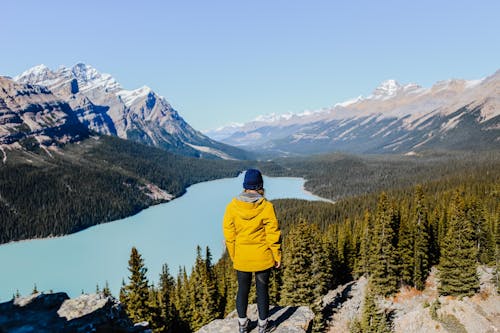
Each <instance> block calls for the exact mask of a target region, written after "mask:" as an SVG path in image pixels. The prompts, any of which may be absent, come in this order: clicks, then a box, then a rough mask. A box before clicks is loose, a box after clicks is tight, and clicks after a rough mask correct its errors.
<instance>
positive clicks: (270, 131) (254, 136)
mask: <svg viewBox="0 0 500 333" xmlns="http://www.w3.org/2000/svg"><path fill="white" fill-rule="evenodd" d="M499 101H500V71H497V72H496V73H495V74H493V75H491V76H489V77H486V78H484V79H481V80H475V81H465V80H447V81H440V82H437V83H436V84H435V85H433V86H432V87H431V88H422V87H420V86H418V85H416V84H407V85H401V84H399V83H398V82H396V81H395V80H388V81H385V82H383V83H382V84H381V85H380V86H379V87H377V88H376V89H375V90H374V92H373V93H372V94H371V95H370V96H368V97H362V96H360V97H358V98H356V99H353V100H350V101H346V102H344V103H339V104H337V105H335V106H334V107H331V108H328V109H322V110H318V111H313V112H311V111H308V112H304V113H299V114H293V113H288V114H283V115H275V114H272V115H269V116H261V117H258V118H257V119H256V120H255V121H252V122H249V123H246V124H232V125H229V126H225V127H222V128H218V129H216V130H211V131H207V132H206V133H205V134H207V135H208V136H210V137H211V138H213V139H215V140H219V141H222V142H224V143H227V144H229V145H234V146H238V147H241V148H244V149H248V150H258V151H261V152H268V153H269V152H270V153H273V154H274V155H276V154H279V155H290V154H308V153H324V152H331V151H345V152H353V153H412V152H416V151H420V150H426V149H453V150H487V149H498V148H500V107H499V105H500V104H499Z"/></svg>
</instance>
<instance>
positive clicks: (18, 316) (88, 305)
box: [0, 293, 148, 333]
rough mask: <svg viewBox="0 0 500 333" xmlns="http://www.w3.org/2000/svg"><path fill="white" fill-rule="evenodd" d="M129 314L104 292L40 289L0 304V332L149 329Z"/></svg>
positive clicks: (41, 332)
mask: <svg viewBox="0 0 500 333" xmlns="http://www.w3.org/2000/svg"><path fill="white" fill-rule="evenodd" d="M147 331H148V329H147V327H144V326H141V325H136V326H134V324H133V323H132V321H131V320H130V319H129V318H128V317H127V315H126V313H125V311H124V310H123V309H122V307H121V305H120V303H119V302H118V301H117V300H116V299H114V298H112V297H106V296H104V295H102V294H90V295H81V296H80V297H77V298H74V299H70V298H69V297H68V295H67V294H66V293H52V294H44V293H37V294H33V295H30V296H26V297H17V298H15V299H13V300H12V301H9V302H5V303H1V304H0V332H1V333H9V332H23V333H30V332H33V333H34V332H37V333H49V332H50V333H54V332H61V333H73V332H123V333H126V332H147Z"/></svg>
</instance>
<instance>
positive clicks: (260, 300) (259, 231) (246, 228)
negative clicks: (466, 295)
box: [223, 169, 281, 333]
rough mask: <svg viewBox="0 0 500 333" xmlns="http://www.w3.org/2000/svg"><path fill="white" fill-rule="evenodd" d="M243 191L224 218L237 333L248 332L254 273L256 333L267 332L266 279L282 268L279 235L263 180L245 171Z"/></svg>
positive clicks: (267, 292) (259, 174)
mask: <svg viewBox="0 0 500 333" xmlns="http://www.w3.org/2000/svg"><path fill="white" fill-rule="evenodd" d="M243 189H244V190H243V192H242V193H241V194H240V195H239V196H238V197H236V198H233V199H232V201H231V202H230V203H229V204H228V205H227V207H226V211H225V213H224V219H223V230H224V238H225V241H226V248H227V251H228V253H229V256H230V257H231V260H232V262H233V267H234V269H235V270H236V274H237V277H238V292H237V296H236V310H237V312H238V324H239V332H240V333H246V332H248V324H249V320H248V318H247V307H248V293H249V291H250V285H251V283H252V274H255V282H256V291H257V309H258V312H259V319H258V331H259V333H264V332H266V329H267V326H268V315H269V277H270V274H271V269H272V268H279V267H280V265H281V232H280V228H279V225H278V220H277V219H276V214H275V213H274V207H273V204H272V203H271V202H269V201H267V200H266V198H265V197H264V181H263V179H262V174H261V173H260V171H259V170H257V169H248V170H247V171H246V173H245V178H244V181H243Z"/></svg>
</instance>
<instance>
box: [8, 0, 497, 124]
mask: <svg viewBox="0 0 500 333" xmlns="http://www.w3.org/2000/svg"><path fill="white" fill-rule="evenodd" d="M1 7H2V10H1V15H0V50H1V51H0V74H3V75H11V76H14V75H16V74H18V73H20V72H22V71H23V70H25V69H27V68H29V67H32V66H34V65H37V64H41V63H43V64H45V65H47V66H49V67H51V68H53V69H56V68H58V67H59V66H60V65H65V66H71V65H73V64H75V63H77V62H85V63H87V64H90V65H92V66H94V67H96V68H97V69H98V70H100V71H101V72H106V73H110V74H112V75H113V76H114V77H115V78H116V79H117V80H118V82H120V83H121V84H122V86H123V87H124V88H126V89H135V88H138V87H140V86H142V85H148V86H150V87H151V88H153V90H155V91H157V92H158V93H159V94H161V95H163V96H165V97H166V98H167V99H168V100H169V101H170V103H171V104H172V105H173V106H174V107H175V108H176V109H177V110H178V111H179V112H180V114H181V115H182V116H183V117H184V118H185V119H186V120H187V121H188V122H189V123H191V124H192V125H193V126H194V127H195V128H197V129H207V128H213V127H217V126H220V125H223V124H226V123H228V122H231V121H237V122H243V121H248V120H251V119H253V118H255V116H257V115H259V114H267V113H271V112H275V113H284V112H289V111H292V112H301V111H303V110H306V109H310V110H311V109H318V108H322V107H328V106H331V105H333V104H335V103H337V102H341V101H344V100H347V99H350V98H352V97H356V96H358V95H360V94H363V95H367V94H369V93H370V92H371V91H372V90H373V89H374V88H375V87H376V86H377V85H378V84H379V83H380V82H381V81H383V80H386V79H390V78H393V79H396V80H398V81H400V82H402V83H408V82H415V83H418V84H421V85H423V86H430V85H431V84H433V83H434V82H435V81H438V80H442V79H448V78H465V79H476V78H481V77H483V76H486V75H490V74H492V73H494V72H495V71H496V70H497V69H499V68H500V19H499V13H500V1H498V0H494V1H481V0H474V1H460V0H455V1H436V0H433V1H429V0H418V1H415V0H412V1H396V0H394V1H383V0H379V1H373V0H367V1H340V0H339V1H334V0H329V1H314V0H307V1H306V0H304V1H295V0H252V1H241V0H240V1H239V0H224V1H218V0H202V1H190V0H178V1H168V0H153V1H148V0H142V1H128V0H124V1H111V0H98V1H95V0H90V1H68V0H64V1H63V0H54V1H50V0H47V1H38V0H30V1H28V0H27V1H23V0H19V1H5V2H3V3H2V6H1Z"/></svg>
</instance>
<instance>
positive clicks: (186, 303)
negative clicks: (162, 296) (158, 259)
mask: <svg viewBox="0 0 500 333" xmlns="http://www.w3.org/2000/svg"><path fill="white" fill-rule="evenodd" d="M190 297H191V295H190V290H189V279H188V276H187V273H186V268H185V267H179V273H178V274H177V281H176V283H175V288H174V306H175V309H176V310H177V313H178V318H177V320H176V322H175V329H174V332H176V333H178V332H179V333H181V332H192V330H191V328H190V323H191V307H190V302H191V298H190Z"/></svg>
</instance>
